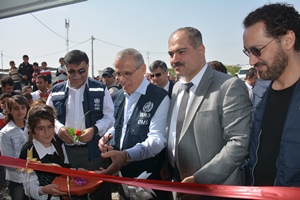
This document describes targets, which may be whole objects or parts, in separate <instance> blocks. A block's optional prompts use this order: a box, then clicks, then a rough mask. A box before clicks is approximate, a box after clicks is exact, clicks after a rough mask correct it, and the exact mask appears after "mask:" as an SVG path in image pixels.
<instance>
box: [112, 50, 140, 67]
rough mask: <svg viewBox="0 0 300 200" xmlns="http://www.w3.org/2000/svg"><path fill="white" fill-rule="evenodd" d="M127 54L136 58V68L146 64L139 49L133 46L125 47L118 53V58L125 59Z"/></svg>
mask: <svg viewBox="0 0 300 200" xmlns="http://www.w3.org/2000/svg"><path fill="white" fill-rule="evenodd" d="M127 56H132V57H133V58H134V62H135V67H136V68H138V67H140V66H141V65H144V64H145V62H144V58H143V55H142V54H141V53H140V52H139V51H137V50H136V49H133V48H127V49H123V50H122V51H120V52H119V53H118V54H117V56H116V59H118V60H123V59H124V58H126V57H127Z"/></svg>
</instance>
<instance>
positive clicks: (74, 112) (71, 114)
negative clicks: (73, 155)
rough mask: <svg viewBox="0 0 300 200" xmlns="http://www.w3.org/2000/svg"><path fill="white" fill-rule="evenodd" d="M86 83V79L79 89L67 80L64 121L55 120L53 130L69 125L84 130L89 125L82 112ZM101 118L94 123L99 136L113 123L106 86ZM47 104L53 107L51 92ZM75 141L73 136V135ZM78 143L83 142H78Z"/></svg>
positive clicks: (56, 130)
mask: <svg viewBox="0 0 300 200" xmlns="http://www.w3.org/2000/svg"><path fill="white" fill-rule="evenodd" d="M86 84H88V82H87V81H86V83H85V84H83V85H82V86H81V87H80V88H79V89H74V88H72V87H71V86H70V83H69V80H68V81H67V85H66V87H68V88H69V93H68V98H67V99H66V121H65V124H62V123H60V122H59V121H58V120H56V121H55V132H56V133H58V130H59V129H60V128H61V127H63V126H66V127H71V128H74V129H81V130H84V129H86V128H89V127H85V120H84V119H85V114H86V113H83V112H84V111H83V107H82V103H83V101H84V90H85V86H86ZM103 101H104V102H103V118H102V119H100V120H98V121H97V122H96V124H95V126H97V128H98V130H99V132H98V134H99V135H100V136H103V135H104V134H105V133H106V131H107V130H108V129H109V128H110V127H112V126H113V124H114V104H113V101H112V99H111V96H110V94H109V91H108V90H107V88H105V95H104V99H103ZM46 104H47V105H49V106H51V107H54V106H53V102H52V93H50V95H49V97H48V99H47V103H46ZM74 142H75V137H74ZM78 144H85V143H82V142H78Z"/></svg>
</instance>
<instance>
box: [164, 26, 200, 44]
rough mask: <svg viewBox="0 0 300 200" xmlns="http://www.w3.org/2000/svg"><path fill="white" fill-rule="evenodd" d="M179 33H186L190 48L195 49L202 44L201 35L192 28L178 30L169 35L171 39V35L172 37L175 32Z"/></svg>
mask: <svg viewBox="0 0 300 200" xmlns="http://www.w3.org/2000/svg"><path fill="white" fill-rule="evenodd" d="M180 31H184V32H185V33H187V36H188V39H189V44H190V45H191V46H192V47H194V49H196V48H197V47H198V46H199V45H201V44H202V34H201V32H200V31H199V30H198V29H196V28H193V27H183V28H179V29H177V30H176V31H174V32H173V33H172V34H171V37H172V35H174V34H175V33H177V32H180ZM171 37H170V38H171ZM169 40H170V39H169Z"/></svg>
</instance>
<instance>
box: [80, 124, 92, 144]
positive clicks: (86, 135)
mask: <svg viewBox="0 0 300 200" xmlns="http://www.w3.org/2000/svg"><path fill="white" fill-rule="evenodd" d="M93 137H94V129H93V128H92V127H91V128H87V129H85V130H84V134H82V135H81V136H79V141H80V142H84V143H88V142H89V141H91V140H92V139H93Z"/></svg>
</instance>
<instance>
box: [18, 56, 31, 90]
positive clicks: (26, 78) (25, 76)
mask: <svg viewBox="0 0 300 200" xmlns="http://www.w3.org/2000/svg"><path fill="white" fill-rule="evenodd" d="M28 61H29V57H28V55H24V56H23V63H21V64H20V65H19V74H21V84H22V87H24V86H26V85H32V83H31V78H32V73H33V67H32V65H31V64H30V63H29V62H28Z"/></svg>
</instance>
